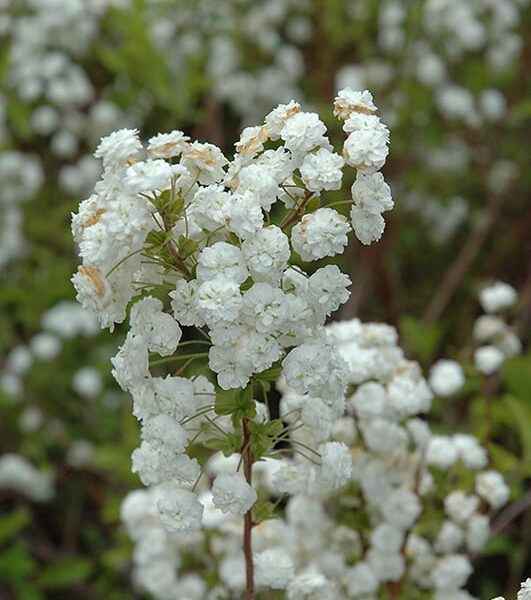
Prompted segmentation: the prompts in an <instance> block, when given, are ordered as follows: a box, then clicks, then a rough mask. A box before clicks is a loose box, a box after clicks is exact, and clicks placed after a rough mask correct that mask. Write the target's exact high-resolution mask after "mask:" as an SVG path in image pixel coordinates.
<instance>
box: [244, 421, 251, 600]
mask: <svg viewBox="0 0 531 600" xmlns="http://www.w3.org/2000/svg"><path fill="white" fill-rule="evenodd" d="M242 430H243V445H242V448H243V450H242V451H243V474H244V476H245V479H246V480H247V483H248V484H249V485H251V478H252V472H253V452H252V450H251V433H250V431H249V422H248V420H247V419H243V420H242ZM252 529H253V514H252V508H250V509H249V510H248V511H247V512H246V513H245V515H244V517H243V553H244V555H245V577H246V592H245V600H254V564H253V551H252V548H251V531H252Z"/></svg>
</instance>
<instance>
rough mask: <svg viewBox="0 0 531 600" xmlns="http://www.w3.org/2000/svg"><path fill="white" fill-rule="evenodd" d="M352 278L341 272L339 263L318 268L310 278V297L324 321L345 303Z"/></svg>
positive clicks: (313, 306)
mask: <svg viewBox="0 0 531 600" xmlns="http://www.w3.org/2000/svg"><path fill="white" fill-rule="evenodd" d="M351 283H352V282H351V281H350V278H349V277H348V276H347V275H345V274H344V273H341V271H340V270H339V268H338V267H337V265H327V266H326V267H322V268H320V269H317V271H316V272H315V273H314V274H313V275H312V276H311V277H310V279H309V280H308V288H307V293H308V299H309V301H310V304H311V305H312V308H313V309H314V310H315V312H316V313H317V314H319V315H320V317H321V318H322V319H323V321H324V317H326V316H328V315H330V314H331V313H333V312H334V311H335V310H337V309H338V308H339V307H340V306H341V305H342V304H344V303H345V302H346V301H347V300H348V298H349V296H350V292H349V290H347V287H348V286H349V285H350V284H351Z"/></svg>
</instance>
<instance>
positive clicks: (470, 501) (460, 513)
mask: <svg viewBox="0 0 531 600" xmlns="http://www.w3.org/2000/svg"><path fill="white" fill-rule="evenodd" d="M478 506H479V498H478V497H477V496H474V495H467V494H465V492H463V491H461V490H454V491H453V492H450V493H449V494H448V496H446V498H445V499H444V510H445V512H446V514H447V515H448V516H449V517H450V518H451V519H452V520H453V521H455V522H456V523H459V524H464V523H466V522H467V521H468V520H469V519H470V517H471V516H472V515H473V514H474V513H475V512H476V510H477V508H478Z"/></svg>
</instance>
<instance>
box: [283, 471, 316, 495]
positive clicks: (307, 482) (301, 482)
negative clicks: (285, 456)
mask: <svg viewBox="0 0 531 600" xmlns="http://www.w3.org/2000/svg"><path fill="white" fill-rule="evenodd" d="M314 480H315V469H313V467H311V466H310V465H305V464H302V463H285V464H283V465H282V466H281V467H279V468H278V469H277V470H276V471H275V472H274V473H273V489H274V490H275V491H277V492H278V493H280V494H290V495H292V496H296V495H298V494H308V493H310V491H312V490H313V489H314V483H315V481H314Z"/></svg>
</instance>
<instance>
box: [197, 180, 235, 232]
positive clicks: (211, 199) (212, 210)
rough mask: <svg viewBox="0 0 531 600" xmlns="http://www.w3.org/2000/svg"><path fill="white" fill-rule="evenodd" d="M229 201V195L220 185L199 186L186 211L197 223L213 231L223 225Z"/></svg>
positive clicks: (227, 212)
mask: <svg viewBox="0 0 531 600" xmlns="http://www.w3.org/2000/svg"><path fill="white" fill-rule="evenodd" d="M230 202H231V195H230V193H229V192H227V191H226V190H225V188H224V187H223V186H222V185H219V184H212V185H207V186H204V187H203V186H201V187H199V188H198V189H197V191H196V192H195V194H194V196H193V198H192V200H191V203H190V208H189V209H187V211H189V213H190V215H193V217H194V219H195V220H196V222H197V224H198V225H200V226H201V227H203V228H204V229H207V230H208V231H214V230H216V229H219V228H220V227H221V226H223V225H225V220H226V218H227V215H228V214H229V206H230Z"/></svg>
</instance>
